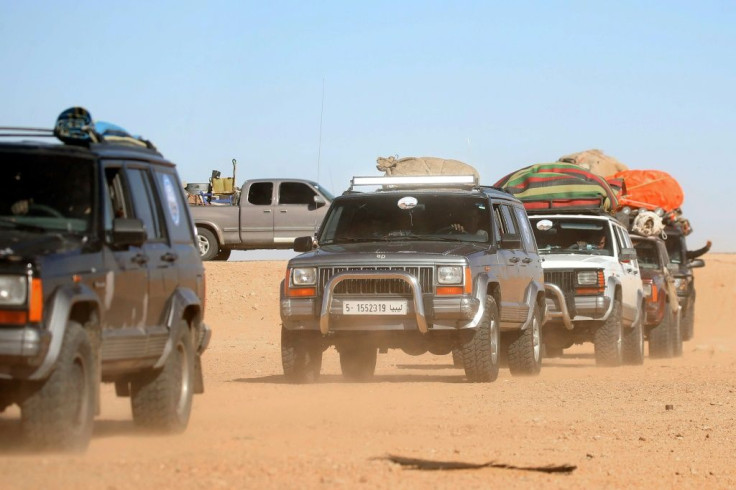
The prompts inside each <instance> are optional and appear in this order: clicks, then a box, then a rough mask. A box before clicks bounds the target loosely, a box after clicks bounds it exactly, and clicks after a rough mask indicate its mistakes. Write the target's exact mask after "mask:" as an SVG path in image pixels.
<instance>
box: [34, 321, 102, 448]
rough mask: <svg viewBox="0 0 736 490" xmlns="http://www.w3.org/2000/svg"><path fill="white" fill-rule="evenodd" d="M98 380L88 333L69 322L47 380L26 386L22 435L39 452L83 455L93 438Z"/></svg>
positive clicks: (76, 324)
mask: <svg viewBox="0 0 736 490" xmlns="http://www.w3.org/2000/svg"><path fill="white" fill-rule="evenodd" d="M96 379H97V377H96V376H95V364H94V355H93V352H92V344H91V342H90V339H89V336H88V335H87V332H86V331H85V330H84V329H83V328H82V326H81V325H80V324H78V323H76V322H69V324H68V325H67V327H66V331H65V332H64V339H63V341H62V345H61V351H60V352H59V358H58V359H57V361H56V367H55V368H54V371H53V372H52V373H51V376H49V378H48V379H46V380H44V381H41V382H34V383H32V384H29V385H28V386H26V387H25V388H26V390H28V394H27V396H26V397H25V398H24V399H23V401H22V402H21V404H20V408H21V432H22V434H23V437H24V438H25V440H26V441H27V442H28V443H29V444H30V445H31V446H32V447H34V448H36V449H45V450H56V451H84V450H85V449H86V448H87V446H88V445H89V440H90V438H91V436H92V425H93V419H94V413H95V394H96V384H95V383H96Z"/></svg>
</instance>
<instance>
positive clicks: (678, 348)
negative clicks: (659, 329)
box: [667, 305, 682, 357]
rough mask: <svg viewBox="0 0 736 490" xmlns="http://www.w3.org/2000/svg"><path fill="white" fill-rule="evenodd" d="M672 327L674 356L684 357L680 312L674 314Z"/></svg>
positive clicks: (671, 335)
mask: <svg viewBox="0 0 736 490" xmlns="http://www.w3.org/2000/svg"><path fill="white" fill-rule="evenodd" d="M667 306H669V305H667ZM670 328H671V330H670V338H671V339H672V356H673V357H682V318H681V316H680V313H679V312H678V313H675V314H674V315H672V324H671V325H670Z"/></svg>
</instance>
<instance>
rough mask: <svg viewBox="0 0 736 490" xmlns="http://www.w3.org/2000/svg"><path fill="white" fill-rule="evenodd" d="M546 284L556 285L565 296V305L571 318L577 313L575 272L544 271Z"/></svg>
mask: <svg viewBox="0 0 736 490" xmlns="http://www.w3.org/2000/svg"><path fill="white" fill-rule="evenodd" d="M544 282H548V283H550V284H554V285H555V286H557V287H559V288H560V289H561V290H562V293H563V294H564V295H565V304H566V305H567V311H568V312H569V313H570V316H571V317H574V316H575V314H576V311H575V272H574V271H544Z"/></svg>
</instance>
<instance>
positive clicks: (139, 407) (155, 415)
mask: <svg viewBox="0 0 736 490" xmlns="http://www.w3.org/2000/svg"><path fill="white" fill-rule="evenodd" d="M194 362H195V361H194V348H193V346H192V335H191V332H190V331H189V325H188V324H187V323H186V322H184V321H182V322H181V323H180V324H179V326H178V329H177V333H176V337H175V338H174V339H173V347H172V349H171V352H169V356H168V357H167V358H166V361H165V362H164V366H163V367H162V368H160V369H150V370H148V371H146V372H144V373H141V374H139V375H137V376H135V377H134V378H133V379H132V380H131V383H130V405H131V408H132V410H133V422H135V424H136V425H138V426H139V427H144V428H146V429H152V430H156V431H161V432H169V433H176V432H182V431H184V429H186V428H187V425H188V424H189V415H190V414H191V411H192V396H193V394H194Z"/></svg>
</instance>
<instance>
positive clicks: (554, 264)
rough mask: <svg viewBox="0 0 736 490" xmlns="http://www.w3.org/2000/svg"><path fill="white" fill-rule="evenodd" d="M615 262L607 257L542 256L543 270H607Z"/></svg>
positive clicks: (575, 255) (580, 255) (579, 255)
mask: <svg viewBox="0 0 736 490" xmlns="http://www.w3.org/2000/svg"><path fill="white" fill-rule="evenodd" d="M615 262H616V259H615V258H613V257H610V256H607V255H582V254H549V255H542V268H543V269H600V268H605V267H607V266H609V265H610V264H612V263H615Z"/></svg>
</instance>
